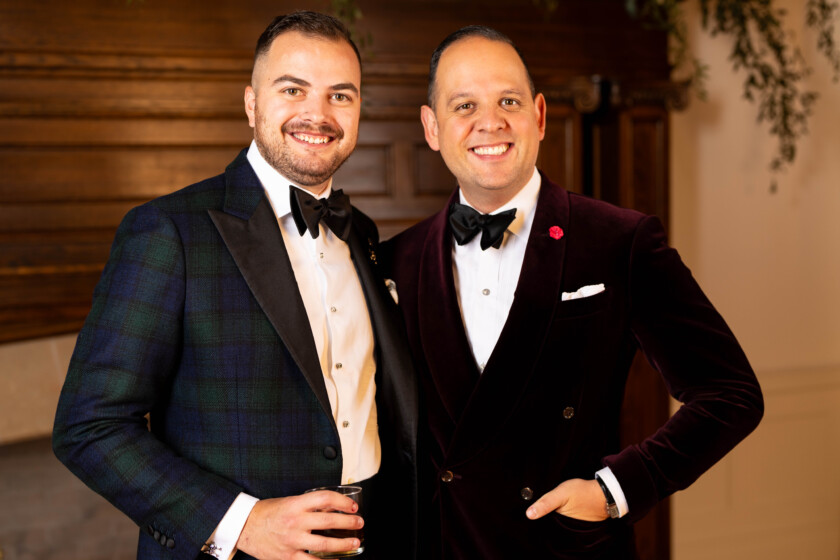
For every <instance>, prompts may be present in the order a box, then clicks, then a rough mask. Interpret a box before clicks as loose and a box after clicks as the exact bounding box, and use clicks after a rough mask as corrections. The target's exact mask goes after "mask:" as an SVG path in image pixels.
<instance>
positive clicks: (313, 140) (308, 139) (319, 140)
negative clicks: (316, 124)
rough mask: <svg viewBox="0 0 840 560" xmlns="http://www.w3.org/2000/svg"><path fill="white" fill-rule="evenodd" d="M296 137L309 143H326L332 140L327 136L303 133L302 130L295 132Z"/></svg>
mask: <svg viewBox="0 0 840 560" xmlns="http://www.w3.org/2000/svg"><path fill="white" fill-rule="evenodd" d="M294 137H295V138H297V139H298V140H303V141H304V142H306V143H307V144H326V143H327V142H329V141H330V139H329V138H328V137H326V136H310V135H308V134H302V133H300V132H298V133H295V135H294Z"/></svg>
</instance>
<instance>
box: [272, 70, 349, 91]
mask: <svg viewBox="0 0 840 560" xmlns="http://www.w3.org/2000/svg"><path fill="white" fill-rule="evenodd" d="M282 82H292V83H293V84H297V85H299V86H301V87H312V84H310V83H309V82H307V81H306V80H302V79H300V78H296V77H294V76H290V75H289V74H283V75H282V76H280V77H279V78H277V79H276V80H274V82H272V85H277V84H279V83H282ZM344 90H350V91H352V92H353V93H355V94H356V95H358V94H359V88H357V87H356V86H355V84H353V83H352V82H343V83H340V84H335V85H332V86H330V91H344Z"/></svg>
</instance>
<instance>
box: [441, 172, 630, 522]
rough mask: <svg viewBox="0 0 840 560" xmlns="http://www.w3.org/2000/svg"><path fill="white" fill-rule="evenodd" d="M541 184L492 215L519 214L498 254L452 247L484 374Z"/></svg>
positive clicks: (609, 482) (621, 505) (607, 480)
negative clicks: (500, 213) (502, 213)
mask: <svg viewBox="0 0 840 560" xmlns="http://www.w3.org/2000/svg"><path fill="white" fill-rule="evenodd" d="M540 182H541V179H540V174H539V173H538V172H537V170H536V168H534V173H533V175H531V178H530V179H529V180H528V182H527V183H526V184H525V186H524V187H523V188H522V190H520V191H519V192H518V193H517V194H516V195H515V196H514V197H513V198H512V199H511V200H510V201H509V202H508V203H507V204H504V205H503V206H501V207H499V208H497V209H496V210H495V211H493V212H492V214H498V213H499V212H504V211H505V210H509V209H511V208H515V209H516V217H515V218H514V219H513V221H512V222H511V223H510V225H509V226H508V228H507V230H506V231H505V233H504V237H503V239H502V244H501V246H500V247H499V248H498V249H494V248H493V247H490V248H488V249H487V250H484V251H482V250H481V244H480V240H481V235H477V236H475V237H474V238H473V239H471V240H470V241H469V242H468V243H465V244H464V245H458V243H456V242H455V241H454V240H453V242H452V272H453V274H454V276H455V288H456V292H457V294H458V305H459V306H460V308H461V319H462V320H463V321H464V330H465V331H466V334H467V340H468V341H469V343H470V350H471V351H472V355H473V359H474V360H475V363H476V365H477V366H478V370H479V371H480V372H483V371H484V368H485V366H486V365H487V361H488V360H489V359H490V355H491V354H492V353H493V349H494V348H495V347H496V343H497V342H498V341H499V335H500V334H501V333H502V329H503V328H504V326H505V322H506V321H507V317H508V314H509V313H510V307H511V305H512V304H513V296H514V294H515V292H516V285H517V284H518V283H519V273H520V272H521V270H522V261H523V260H524V259H525V247H526V246H527V244H528V237H529V236H530V234H531V225H532V224H533V223H534V214H535V213H536V209H537V198H538V197H539V193H540ZM459 196H460V200H461V204H466V205H467V206H470V207H472V205H471V204H470V203H469V201H468V200H467V199H466V198H465V197H464V192H463V191H459ZM598 475H599V476H600V477H601V479H602V480H603V481H604V484H606V486H607V488H609V490H610V492H611V493H612V495H613V498H614V499H615V501H616V505H617V506H618V509H619V514H620V515H622V516H623V515H625V514H626V513H627V512H628V507H627V500H626V499H625V497H624V492H623V491H622V490H621V485H620V484H619V483H618V480H617V479H616V477H615V475H613V473H612V471H611V470H610V468H609V467H605V468H603V469H601V470H600V471H598Z"/></svg>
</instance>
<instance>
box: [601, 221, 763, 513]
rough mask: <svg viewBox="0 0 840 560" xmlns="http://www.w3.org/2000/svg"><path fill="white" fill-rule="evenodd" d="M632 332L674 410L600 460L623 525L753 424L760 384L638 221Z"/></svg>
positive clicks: (678, 265) (669, 252)
mask: <svg viewBox="0 0 840 560" xmlns="http://www.w3.org/2000/svg"><path fill="white" fill-rule="evenodd" d="M629 274H630V287H629V289H630V314H631V329H632V332H633V335H634V336H635V338H636V341H637V342H638V345H639V347H640V349H641V350H642V352H643V353H644V354H645V356H646V357H647V359H648V361H649V362H650V364H651V365H652V366H653V367H654V368H655V369H656V370H657V371H658V372H659V373H660V374H661V376H662V379H663V380H664V382H665V385H666V387H667V389H668V391H669V393H670V394H671V395H672V396H673V397H674V398H675V399H677V400H678V401H679V402H680V403H682V406H681V407H680V408H679V410H677V412H676V413H675V414H674V415H673V416H672V417H671V418H670V419H669V420H668V421H667V422H666V423H665V424H664V425H663V426H662V427H661V428H660V429H659V430H658V431H657V432H656V433H655V434H653V435H651V436H650V437H648V438H647V439H645V440H644V441H642V442H641V443H640V444H638V445H632V446H629V447H627V448H625V449H623V450H622V451H621V452H620V453H618V454H616V455H612V456H608V457H606V458H605V459H604V464H605V466H608V467H610V468H611V469H612V471H613V473H614V474H615V476H616V477H617V479H618V481H619V483H620V484H621V487H622V490H623V492H624V494H625V497H626V498H627V502H628V506H629V508H630V512H629V515H628V518H627V520H628V521H630V522H633V521H636V520H638V519H641V518H642V517H643V516H644V515H645V514H647V513H648V512H649V511H650V509H651V508H652V507H653V506H654V505H656V503H657V502H659V501H660V500H662V499H664V498H665V497H667V496H669V495H670V494H672V493H673V492H675V491H677V490H681V489H683V488H686V487H687V486H688V485H690V484H691V483H692V482H694V481H695V480H696V479H697V478H698V477H699V476H700V475H701V474H703V473H704V472H705V471H706V470H708V469H709V468H710V467H711V466H712V465H713V464H714V463H716V462H717V461H718V460H720V459H721V458H722V457H723V456H724V455H726V454H727V453H728V452H729V451H730V450H731V449H732V448H733V447H735V445H737V444H738V442H740V441H741V440H742V439H743V438H745V437H746V436H747V435H748V434H749V433H750V432H751V431H752V430H753V429H755V427H756V426H757V425H758V423H759V421H760V420H761V417H762V415H763V411H764V403H763V399H762V395H761V389H760V387H759V384H758V381H757V380H756V377H755V375H754V373H753V371H752V368H751V367H750V364H749V362H748V361H747V357H746V356H745V355H744V352H743V351H742V349H741V347H740V345H739V344H738V342H737V340H736V339H735V336H734V335H733V334H732V331H731V330H730V329H729V327H728V326H727V325H726V323H725V322H724V320H723V318H722V317H721V316H720V314H719V313H718V312H717V311H716V310H715V308H714V307H713V306H712V304H711V303H710V302H709V300H708V299H707V298H706V296H705V295H704V294H703V292H702V290H701V289H700V287H699V286H698V284H697V282H696V281H695V280H694V278H693V277H692V275H691V272H690V271H689V270H688V268H687V267H686V266H685V265H684V264H683V263H682V261H681V260H680V257H679V255H678V254H677V252H676V251H675V250H674V249H672V248H670V247H668V246H667V244H666V238H665V232H664V230H663V228H662V225H661V223H660V222H659V220H658V219H656V218H653V217H648V218H645V219H643V220H642V221H641V222H640V224H639V226H638V229H637V230H636V233H635V236H634V239H633V244H632V250H631V257H630V273H629Z"/></svg>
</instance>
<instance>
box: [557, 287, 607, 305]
mask: <svg viewBox="0 0 840 560" xmlns="http://www.w3.org/2000/svg"><path fill="white" fill-rule="evenodd" d="M605 289H606V288H604V285H603V284H592V285H591V286H584V287H583V288H580V289H579V290H577V291H576V292H563V294H562V295H561V296H560V301H569V300H570V299H581V298H587V297H590V296H594V295H595V294H600V293H601V292H603V291H604V290H605Z"/></svg>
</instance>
